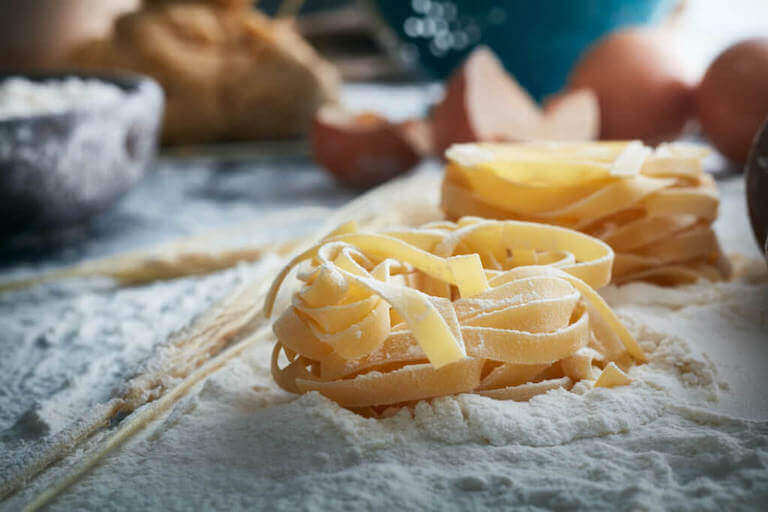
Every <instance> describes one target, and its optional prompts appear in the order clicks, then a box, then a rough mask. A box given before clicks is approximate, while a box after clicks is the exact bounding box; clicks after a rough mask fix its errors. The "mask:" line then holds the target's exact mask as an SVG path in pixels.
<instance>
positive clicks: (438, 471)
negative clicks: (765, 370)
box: [11, 282, 768, 510]
mask: <svg viewBox="0 0 768 512" xmlns="http://www.w3.org/2000/svg"><path fill="white" fill-rule="evenodd" d="M729 286H731V287H732V288H733V289H732V290H731V292H732V294H733V295H734V296H736V295H739V294H742V295H743V294H746V293H748V292H749V291H750V290H752V289H753V287H754V285H752V284H750V283H745V282H740V283H731V284H730V285H729ZM623 290H626V288H623V289H618V290H613V291H610V290H609V293H607V294H606V295H608V296H609V298H610V299H611V301H612V302H614V303H615V305H616V309H617V311H618V312H619V314H620V315H621V316H622V317H623V318H624V319H625V321H626V322H627V324H628V326H629V327H630V329H631V330H632V332H633V334H634V335H635V336H636V337H637V339H638V341H639V342H640V343H641V344H642V345H643V347H644V348H645V349H646V351H647V352H648V353H649V356H650V357H649V359H650V361H649V363H648V364H647V365H643V366H637V367H634V368H633V369H632V370H631V372H630V375H631V376H632V377H633V379H634V382H633V383H632V384H631V385H630V386H626V387H621V388H614V389H591V387H590V386H589V385H586V384H583V383H582V384H580V385H578V386H577V387H576V388H575V390H574V392H572V393H571V392H566V391H563V390H558V391H553V392H550V393H548V394H546V395H542V396H539V397H536V398H534V399H533V400H531V401H530V402H529V403H516V402H500V401H494V400H492V399H489V398H485V397H480V396H475V395H461V396H458V397H455V398H454V397H448V398H442V399H437V400H434V401H432V402H431V403H427V402H422V403H420V404H419V405H418V406H417V407H415V409H414V410H413V411H407V410H403V411H401V412H400V413H399V414H397V415H396V416H394V417H392V418H388V419H385V420H373V419H365V418H362V417H360V416H356V415H355V414H353V413H350V412H349V411H347V410H345V409H342V408H340V407H338V406H337V405H336V404H334V403H333V402H330V401H329V400H327V399H325V398H324V397H322V396H320V395H318V394H315V393H310V394H307V395H304V396H302V397H299V398H296V397H295V396H294V395H290V394H288V393H285V392H283V391H281V390H279V389H278V388H277V387H276V386H275V385H274V384H273V383H272V381H271V378H270V373H269V368H268V363H267V361H268V355H269V352H270V349H271V347H270V346H269V344H267V343H265V344H262V345H259V346H257V347H254V348H253V349H252V350H251V351H250V352H249V353H247V354H246V355H245V356H244V357H243V358H241V359H239V360H236V361H233V362H232V363H230V364H229V365H228V366H227V367H226V368H225V369H224V370H222V371H221V372H219V373H217V374H215V375H214V376H212V377H211V378H209V379H208V380H207V381H206V382H205V383H204V384H202V385H201V386H200V387H199V388H198V390H197V391H196V392H195V393H193V394H192V395H190V396H189V397H187V398H186V399H184V400H183V401H182V402H180V403H179V404H177V406H176V407H175V409H174V410H173V411H172V412H171V413H169V414H168V415H167V416H166V417H165V418H164V419H162V420H160V421H158V422H156V423H155V424H153V425H151V426H150V427H149V428H148V429H147V430H146V431H145V432H143V433H142V434H141V435H140V436H139V437H137V438H136V439H134V440H133V441H131V442H130V443H129V444H127V445H126V446H125V447H123V448H122V449H121V450H120V451H119V452H118V453H116V454H114V455H113V456H111V457H110V458H108V459H107V460H106V461H105V462H104V464H103V465H102V466H101V467H99V468H97V469H96V470H95V471H94V472H93V473H92V474H90V475H89V476H87V477H86V478H85V479H84V480H83V481H81V482H80V483H78V484H77V485H76V486H75V487H73V488H72V489H71V490H70V491H68V492H67V493H66V494H65V495H63V496H62V497H61V498H60V499H58V500H57V501H56V502H55V503H54V505H53V507H52V509H53V510H69V509H73V508H77V507H86V508H97V507H106V508H108V509H110V510H133V509H141V508H144V507H153V508H163V509H170V510H182V509H187V508H189V507H190V506H193V507H195V508H201V509H202V508H216V509H248V508H257V509H260V508H265V509H266V508H269V509H277V510H289V509H290V510H314V509H333V510H339V509H341V510H345V509H349V510H363V509H374V510H385V509H391V508H394V507H397V508H400V509H403V510H466V509H468V508H475V509H493V508H497V507H509V506H519V505H526V506H529V507H531V508H533V509H536V508H542V509H551V508H571V507H578V508H591V509H597V510H605V509H611V510H613V509H616V508H617V507H618V509H622V510H634V509H640V510H644V509H647V510H649V509H658V508H662V507H664V508H670V509H681V510H718V509H722V508H724V507H727V508H755V507H757V506H758V505H759V504H761V503H762V502H764V501H765V500H768V422H766V421H764V420H753V419H738V418H736V417H733V416H728V415H724V414H721V413H718V412H715V410H714V409H715V408H717V406H718V404H717V402H716V400H718V398H719V400H720V401H721V402H724V401H727V400H730V399H731V398H732V397H731V395H730V392H729V390H728V389H727V388H725V387H724V384H723V377H722V376H721V375H720V374H719V373H718V369H717V366H716V364H715V363H713V362H712V361H710V360H708V358H707V357H706V356H704V355H703V354H701V352H700V350H699V349H697V347H696V346H695V345H694V344H693V343H691V341H690V340H687V339H685V338H684V337H681V336H678V335H675V334H669V333H666V332H664V331H663V330H660V329H658V328H657V327H656V326H654V325H653V323H646V322H644V321H643V319H644V317H643V315H644V314H645V313H644V310H643V308H644V307H645V306H631V305H627V304H622V301H621V297H618V296H617V295H620V294H621V292H622V291H623ZM698 292H699V290H698V289H697V288H696V287H689V288H688V289H680V290H678V291H677V293H678V299H679V300H680V301H690V300H691V297H692V296H693V295H696V294H697V293H698ZM612 294H613V295H614V296H612ZM637 294H638V296H639V302H641V303H642V302H646V303H647V302H658V301H655V300H654V295H656V296H658V297H665V296H666V295H668V293H667V292H666V291H664V290H661V289H657V288H653V287H649V288H648V289H644V290H643V291H642V292H637ZM658 297H657V298H658ZM665 300H667V302H669V301H670V300H671V299H669V297H666V298H665ZM672 302H674V301H672ZM690 307H696V306H683V305H681V304H676V305H674V306H672V305H670V306H669V307H667V309H666V310H665V314H666V315H667V316H668V317H669V318H670V321H671V322H674V321H678V322H684V321H685V318H686V313H685V311H686V310H687V309H689V308H690ZM709 313H710V315H712V316H714V317H715V318H714V320H713V321H715V322H720V321H725V322H734V320H733V318H732V317H730V316H729V313H728V312H727V311H718V310H717V309H716V308H715V309H713V310H712V311H710V312H709ZM736 326H737V323H735V322H734V323H733V327H734V328H736ZM741 327H742V328H745V329H751V332H752V334H753V335H754V336H757V335H759V333H760V332H761V330H760V329H762V327H761V326H760V324H754V323H746V324H744V325H742V326H741ZM699 329H703V330H706V325H701V326H699V327H698V328H691V329H690V332H699ZM19 498H21V496H20V497H19ZM11 504H13V501H12V502H11Z"/></svg>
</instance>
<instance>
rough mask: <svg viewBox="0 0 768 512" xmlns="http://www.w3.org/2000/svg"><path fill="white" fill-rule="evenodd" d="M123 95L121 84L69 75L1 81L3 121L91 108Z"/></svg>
mask: <svg viewBox="0 0 768 512" xmlns="http://www.w3.org/2000/svg"><path fill="white" fill-rule="evenodd" d="M124 98H125V93H124V92H123V91H122V90H121V89H120V88H119V87H117V86H116V85H113V84H110V83H107V82H103V81H101V80H95V79H82V78H77V77H67V78H63V79H60V80H46V81H44V82H40V81H33V80H29V79H26V78H23V77H11V78H8V79H6V80H4V81H2V82H0V120H5V119H11V118H19V117H31V116H38V115H45V114H60V113H62V112H67V111H70V110H92V109H96V108H101V107H104V106H107V105H110V104H114V103H117V102H119V101H122V100H123V99H124Z"/></svg>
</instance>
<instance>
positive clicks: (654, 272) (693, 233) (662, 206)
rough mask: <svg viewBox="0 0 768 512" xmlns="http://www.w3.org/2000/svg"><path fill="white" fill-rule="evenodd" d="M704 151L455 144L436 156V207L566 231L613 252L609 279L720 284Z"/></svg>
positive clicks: (634, 145)
mask: <svg viewBox="0 0 768 512" xmlns="http://www.w3.org/2000/svg"><path fill="white" fill-rule="evenodd" d="M706 154H707V151H706V149H704V148H702V147H699V146H695V145H691V144H679V143H678V144H662V145H660V146H659V147H657V148H656V149H652V148H649V147H646V146H644V145H643V144H642V143H640V142H638V141H632V142H593V143H541V142H538V143H517V144H460V145H456V146H453V147H452V148H451V149H449V150H448V151H447V152H446V156H447V159H448V165H447V167H446V172H445V179H444V180H443V190H442V207H443V210H444V211H445V213H446V215H447V217H448V218H451V219H456V218H459V217H462V216H465V215H476V216H480V217H485V218H490V219H518V220H528V221H534V222H543V223H547V224H556V225H559V226H564V227H568V228H571V229H576V230H579V231H582V232H584V233H587V234H590V235H592V236H595V237H597V238H600V239H602V240H603V241H605V242H607V243H608V244H609V245H610V246H611V247H612V248H613V249H614V251H615V252H616V260H615V263H614V268H613V280H614V282H616V283H623V282H627V281H633V280H646V281H651V282H655V283H657V284H661V285H677V284H684V283H690V282H693V281H696V280H698V279H701V278H706V279H709V280H719V279H723V278H726V277H728V275H729V273H730V270H729V265H728V261H727V259H725V258H724V257H723V256H722V255H721V252H720V249H719V246H718V242H717V238H716V236H715V233H714V231H713V230H712V227H711V224H712V222H713V221H714V220H715V219H716V217H717V209H718V203H719V199H718V193H717V188H716V186H715V183H714V180H713V179H712V178H711V176H709V175H708V174H706V173H705V172H703V170H702V160H703V158H704V157H705V156H706Z"/></svg>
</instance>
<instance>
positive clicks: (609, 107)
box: [568, 28, 695, 144]
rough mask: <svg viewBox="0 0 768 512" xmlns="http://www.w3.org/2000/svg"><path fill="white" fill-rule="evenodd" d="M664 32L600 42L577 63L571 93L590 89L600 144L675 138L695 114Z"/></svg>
mask: <svg viewBox="0 0 768 512" xmlns="http://www.w3.org/2000/svg"><path fill="white" fill-rule="evenodd" d="M673 48H674V41H673V37H672V35H671V34H670V33H669V32H668V31H667V30H666V29H659V28H651V29H648V28H633V29H625V30H620V31H617V32H614V33H612V34H609V35H608V36H606V37H605V38H603V39H601V40H599V41H598V42H597V43H595V44H594V45H593V46H592V47H590V48H589V49H588V50H587V51H586V53H584V54H583V55H582V56H581V59H580V60H579V62H577V63H576V65H575V66H574V68H573V70H572V71H571V75H570V77H569V79H568V84H569V88H571V89H580V88H586V89H592V90H593V91H594V92H595V93H596V94H597V97H598V100H599V102H600V138H601V139H611V140H612V139H641V140H643V141H644V142H646V143H648V144H658V143H659V142H662V141H665V140H672V139H675V138H677V137H678V136H679V135H680V134H681V133H682V131H683V128H684V127H685V124H686V122H687V121H688V120H689V119H690V118H691V117H692V116H693V113H694V111H695V88H694V87H693V85H691V84H690V83H689V82H688V81H687V80H686V78H685V75H684V73H683V66H682V64H681V62H680V60H679V59H678V58H677V56H676V55H675V53H674V51H673Z"/></svg>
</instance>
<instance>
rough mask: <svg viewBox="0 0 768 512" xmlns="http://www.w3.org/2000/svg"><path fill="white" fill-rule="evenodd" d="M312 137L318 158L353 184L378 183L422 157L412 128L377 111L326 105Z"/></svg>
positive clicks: (346, 183)
mask: <svg viewBox="0 0 768 512" xmlns="http://www.w3.org/2000/svg"><path fill="white" fill-rule="evenodd" d="M310 139H311V144H312V151H313V153H314V156H315V161H316V162H317V163H319V164H320V165H322V166H323V167H324V168H325V169H326V170H327V171H328V172H330V173H331V174H332V175H333V176H334V177H335V178H336V179H337V180H338V181H339V182H340V183H342V184H344V185H347V186H349V187H353V188H368V187H372V186H374V185H378V184H379V183H382V182H384V181H386V180H388V179H390V178H393V177H394V176H397V175H398V174H402V173H404V172H406V171H407V170H409V169H411V168H412V167H413V166H415V165H416V164H417V163H418V162H419V160H421V157H422V155H421V154H420V153H419V150H418V149H417V148H416V147H415V145H416V143H415V141H413V140H412V136H411V133H410V132H408V131H407V130H406V129H404V128H402V127H401V126H400V125H398V124H395V123H392V122H390V121H389V120H387V119H386V118H384V117H382V116H380V115H378V114H376V113H374V112H364V113H359V114H354V113H351V112H347V111H345V110H342V109H340V108H338V107H332V106H326V107H323V108H321V109H320V111H319V112H318V114H317V116H316V117H315V120H314V123H313V125H312V133H311V137H310Z"/></svg>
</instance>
